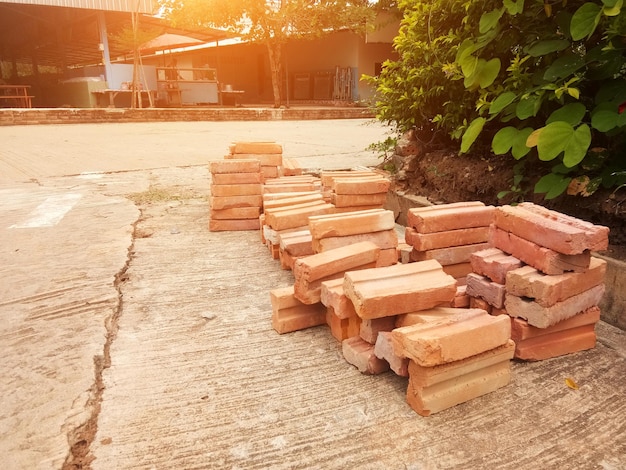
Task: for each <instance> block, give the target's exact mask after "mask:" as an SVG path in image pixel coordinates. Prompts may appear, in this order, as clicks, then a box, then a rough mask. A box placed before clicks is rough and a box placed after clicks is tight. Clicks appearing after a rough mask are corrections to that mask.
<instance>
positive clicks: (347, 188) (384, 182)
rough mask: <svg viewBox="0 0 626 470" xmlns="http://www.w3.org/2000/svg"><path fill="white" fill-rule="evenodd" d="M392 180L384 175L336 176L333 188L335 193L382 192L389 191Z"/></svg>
mask: <svg viewBox="0 0 626 470" xmlns="http://www.w3.org/2000/svg"><path fill="white" fill-rule="evenodd" d="M390 184H391V183H390V181H389V180H388V179H387V178H385V177H384V176H382V175H376V174H374V175H372V176H364V177H358V178H354V177H351V178H334V179H333V182H332V186H331V188H332V190H333V191H334V192H335V194H380V193H386V192H387V191H389V186H390Z"/></svg>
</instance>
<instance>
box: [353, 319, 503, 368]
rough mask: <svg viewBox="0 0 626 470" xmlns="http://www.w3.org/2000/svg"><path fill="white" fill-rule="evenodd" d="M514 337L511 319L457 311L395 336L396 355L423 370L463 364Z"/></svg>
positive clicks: (393, 334)
mask: <svg viewBox="0 0 626 470" xmlns="http://www.w3.org/2000/svg"><path fill="white" fill-rule="evenodd" d="M449 310H452V309H449ZM357 312H358V310H357ZM510 336H511V322H510V320H509V318H507V317H504V316H497V317H493V316H491V315H489V314H488V313H487V312H485V311H484V310H480V309H471V310H468V309H457V313H452V314H450V315H447V316H446V317H444V318H440V319H436V320H432V321H427V322H425V323H417V324H415V325H411V326H405V327H402V328H396V329H395V330H393V332H392V339H393V345H394V351H395V352H396V354H397V355H399V356H402V357H408V358H409V359H411V360H412V361H415V362H417V363H418V364H419V365H421V366H423V367H431V366H436V365H439V364H445V363H447V362H453V361H459V360H461V359H465V358H467V357H470V356H474V355H476V354H480V353H482V352H485V351H488V350H490V349H494V348H497V347H498V346H501V345H503V344H506V343H507V341H508V340H509V338H510Z"/></svg>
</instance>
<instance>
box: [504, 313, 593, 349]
mask: <svg viewBox="0 0 626 470" xmlns="http://www.w3.org/2000/svg"><path fill="white" fill-rule="evenodd" d="M599 320H600V309H599V308H598V307H597V306H594V307H591V308H589V309H587V310H585V311H584V312H581V313H578V314H576V315H574V316H573V317H570V318H568V319H567V320H563V321H561V322H558V323H556V324H555V325H552V326H550V327H548V328H537V327H534V326H531V325H529V324H528V322H527V321H525V320H522V319H521V318H512V319H511V339H512V340H513V341H515V357H516V358H517V359H522V360H525V361H541V360H543V359H549V358H551V357H558V356H563V355H565V354H571V353H575V352H578V351H584V350H586V349H592V348H594V347H595V344H596V333H595V325H596V323H597V322H598V321H599Z"/></svg>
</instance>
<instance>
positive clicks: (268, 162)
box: [224, 142, 283, 181]
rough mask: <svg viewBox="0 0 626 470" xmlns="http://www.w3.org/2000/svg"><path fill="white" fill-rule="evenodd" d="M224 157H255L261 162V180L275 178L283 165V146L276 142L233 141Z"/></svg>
mask: <svg viewBox="0 0 626 470" xmlns="http://www.w3.org/2000/svg"><path fill="white" fill-rule="evenodd" d="M224 158H225V159H255V160H258V161H259V163H260V164H261V174H262V175H263V181H265V180H267V179H269V178H277V177H278V176H279V175H280V171H279V169H280V168H281V167H282V165H283V147H282V145H280V144H277V143H276V142H234V143H232V144H231V145H230V146H229V153H228V155H226V156H225V157H224Z"/></svg>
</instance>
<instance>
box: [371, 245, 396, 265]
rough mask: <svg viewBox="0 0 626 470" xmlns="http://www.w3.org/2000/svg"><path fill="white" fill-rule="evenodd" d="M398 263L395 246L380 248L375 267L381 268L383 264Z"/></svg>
mask: <svg viewBox="0 0 626 470" xmlns="http://www.w3.org/2000/svg"><path fill="white" fill-rule="evenodd" d="M397 263H398V250H396V249H395V248H385V249H384V250H380V254H379V255H378V259H377V260H376V267H377V268H383V267H385V266H392V265H394V264H397Z"/></svg>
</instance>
